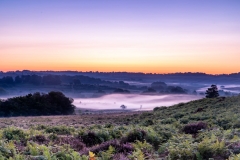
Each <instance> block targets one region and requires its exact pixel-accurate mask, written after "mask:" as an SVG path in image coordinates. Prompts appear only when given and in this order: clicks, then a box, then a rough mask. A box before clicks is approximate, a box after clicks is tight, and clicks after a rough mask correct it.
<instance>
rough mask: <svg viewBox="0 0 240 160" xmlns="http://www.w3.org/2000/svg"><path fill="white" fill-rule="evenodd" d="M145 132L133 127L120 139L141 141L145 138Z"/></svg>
mask: <svg viewBox="0 0 240 160" xmlns="http://www.w3.org/2000/svg"><path fill="white" fill-rule="evenodd" d="M146 135H147V133H146V132H145V131H144V130H138V129H134V130H133V131H131V132H130V133H128V135H127V136H126V137H125V138H123V139H122V141H123V142H135V141H136V140H139V141H141V142H143V141H144V140H145V139H146Z"/></svg>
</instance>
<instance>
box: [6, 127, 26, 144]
mask: <svg viewBox="0 0 240 160" xmlns="http://www.w3.org/2000/svg"><path fill="white" fill-rule="evenodd" d="M3 138H5V139H7V140H17V141H25V140H26V139H27V134H26V133H24V132H23V130H21V129H17V128H11V127H9V128H6V129H4V130H3Z"/></svg>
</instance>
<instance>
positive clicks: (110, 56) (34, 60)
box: [0, 0, 240, 74]
mask: <svg viewBox="0 0 240 160" xmlns="http://www.w3.org/2000/svg"><path fill="white" fill-rule="evenodd" d="M23 69H29V70H77V71H129V72H153V73H169V72H171V73H172V72H206V73H212V74H219V73H233V72H240V0H0V70H2V71H10V70H23Z"/></svg>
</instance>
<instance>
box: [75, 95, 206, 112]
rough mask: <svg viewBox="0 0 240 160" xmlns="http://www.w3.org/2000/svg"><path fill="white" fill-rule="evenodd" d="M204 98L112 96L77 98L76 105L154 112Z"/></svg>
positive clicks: (79, 106)
mask: <svg viewBox="0 0 240 160" xmlns="http://www.w3.org/2000/svg"><path fill="white" fill-rule="evenodd" d="M200 98H202V96H199V95H187V94H179V95H176V94H169V95H154V96H153V95H137V94H111V95H106V96H103V97H99V98H75V99H74V105H75V106H76V107H77V108H84V109H99V110H101V109H121V108H120V106H121V105H125V106H127V109H135V110H152V109H153V108H155V107H160V106H171V105H174V104H178V103H181V102H189V101H191V100H197V99H200Z"/></svg>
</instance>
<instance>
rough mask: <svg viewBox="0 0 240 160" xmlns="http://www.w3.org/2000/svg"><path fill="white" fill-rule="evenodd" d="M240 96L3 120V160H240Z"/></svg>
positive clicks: (0, 121) (0, 145)
mask: <svg viewBox="0 0 240 160" xmlns="http://www.w3.org/2000/svg"><path fill="white" fill-rule="evenodd" d="M239 108H240V96H235V97H229V98H209V99H207V98H206V99H201V100H197V101H192V102H189V103H181V104H178V105H174V106H172V107H168V108H167V107H157V108H155V109H154V111H151V112H132V113H121V114H103V115H97V114H95V115H73V116H48V117H17V118H2V119H0V127H1V130H0V137H1V138H0V139H1V141H0V160H1V159H14V160H23V159H29V160H45V159H46V160H57V159H59V160H88V159H91V160H93V159H96V160H108V159H116V160H128V159H130V160H133V159H137V160H143V159H166V160H167V159H172V160H177V159H180V160H205V159H206V160H208V159H214V160H226V159H228V160H238V159H240V118H239V115H240V109H239Z"/></svg>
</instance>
